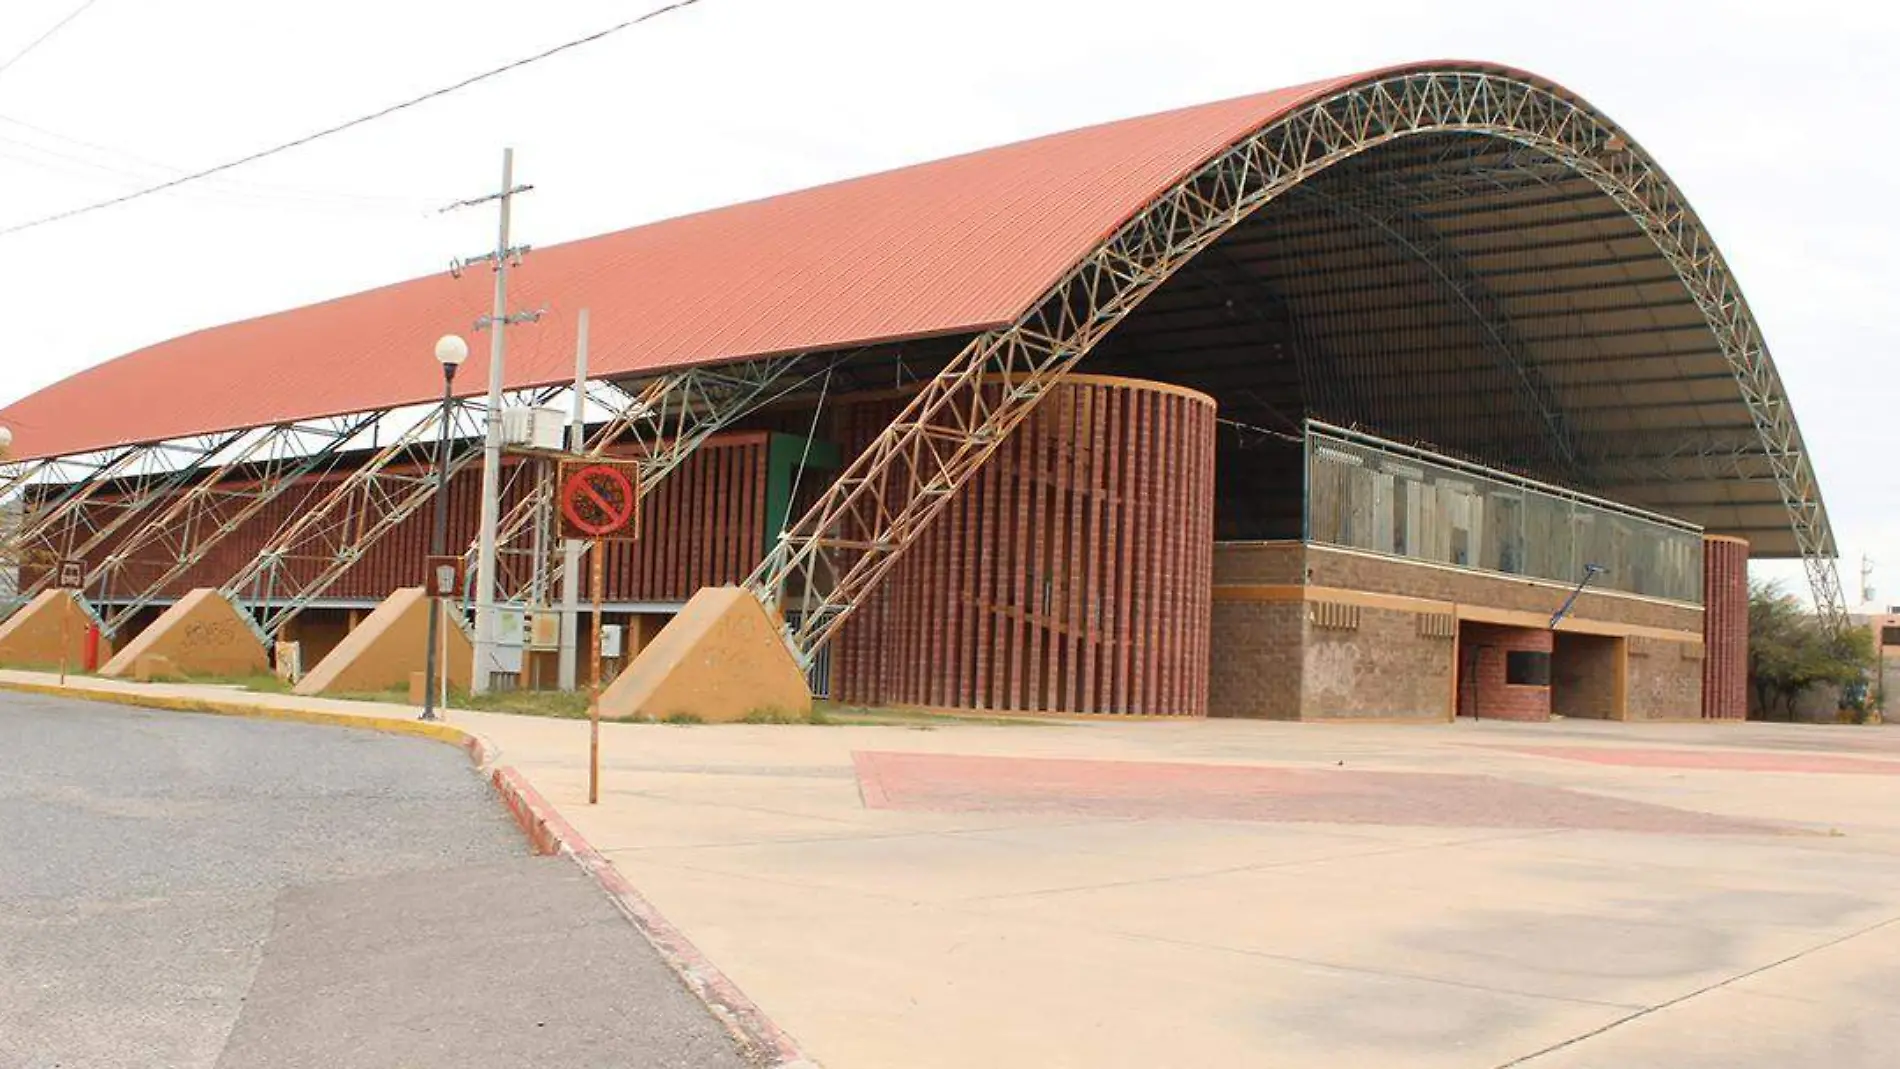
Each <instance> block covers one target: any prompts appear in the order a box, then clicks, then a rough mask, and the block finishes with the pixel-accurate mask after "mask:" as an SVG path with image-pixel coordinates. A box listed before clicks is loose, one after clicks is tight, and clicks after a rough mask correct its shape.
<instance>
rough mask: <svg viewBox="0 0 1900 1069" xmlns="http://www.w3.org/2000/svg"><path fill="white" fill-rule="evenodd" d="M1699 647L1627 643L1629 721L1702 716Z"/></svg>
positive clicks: (1696, 644)
mask: <svg viewBox="0 0 1900 1069" xmlns="http://www.w3.org/2000/svg"><path fill="white" fill-rule="evenodd" d="M1702 657H1703V651H1702V644H1701V643H1699V642H1670V641H1667V640H1664V639H1655V638H1642V637H1635V638H1631V639H1630V640H1629V718H1630V719H1631V720H1694V719H1697V718H1699V717H1701V715H1702Z"/></svg>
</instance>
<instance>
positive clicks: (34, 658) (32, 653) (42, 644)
mask: <svg viewBox="0 0 1900 1069" xmlns="http://www.w3.org/2000/svg"><path fill="white" fill-rule="evenodd" d="M91 623H92V614H91V613H89V612H88V611H87V610H86V608H85V606H83V605H81V604H80V603H79V596H78V595H77V594H75V593H73V592H72V591H70V590H42V591H40V592H39V594H38V595H36V596H35V597H34V598H33V600H32V601H29V602H27V603H26V604H25V605H22V606H20V608H19V609H18V610H16V611H15V612H14V614H13V615H12V616H9V617H7V618H6V622H5V623H0V666H4V667H11V668H46V667H50V666H52V665H56V664H58V663H59V658H60V644H61V641H62V636H63V640H64V643H65V646H66V663H67V664H68V665H70V666H71V667H72V670H73V671H75V672H77V671H78V670H79V668H80V665H81V664H82V663H83V662H84V660H85V657H86V628H87V627H88V626H89V625H91ZM100 652H101V653H102V654H103V653H104V652H105V651H104V650H103V649H102V650H101V651H100Z"/></svg>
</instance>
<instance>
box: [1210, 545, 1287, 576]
mask: <svg viewBox="0 0 1900 1069" xmlns="http://www.w3.org/2000/svg"><path fill="white" fill-rule="evenodd" d="M1305 568H1306V547H1305V546H1304V545H1301V544H1300V543H1298V542H1217V543H1215V545H1214V585H1215V586H1240V585H1249V584H1253V585H1263V586H1284V585H1290V584H1298V583H1304V582H1306V573H1305Z"/></svg>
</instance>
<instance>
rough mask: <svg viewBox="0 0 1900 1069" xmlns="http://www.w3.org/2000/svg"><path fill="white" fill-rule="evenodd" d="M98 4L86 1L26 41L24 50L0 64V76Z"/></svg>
mask: <svg viewBox="0 0 1900 1069" xmlns="http://www.w3.org/2000/svg"><path fill="white" fill-rule="evenodd" d="M98 2H99V0H86V2H85V3H83V4H80V5H79V6H78V7H76V8H73V9H72V10H71V11H70V12H68V13H67V15H66V17H65V18H63V19H60V20H59V21H58V22H55V23H53V28H52V29H50V30H47V31H46V32H45V33H43V34H40V35H39V36H38V37H35V38H33V40H31V41H28V42H27V45H26V47H25V48H22V49H20V50H19V51H18V52H15V53H14V54H13V55H12V57H11V58H9V59H8V60H7V61H6V62H5V63H0V74H5V73H6V72H7V68H8V67H11V66H13V65H14V64H15V63H18V62H20V61H21V60H23V59H25V58H26V57H27V56H28V55H29V54H30V53H32V51H33V50H34V49H36V48H38V47H39V46H41V45H43V44H45V43H46V39H47V38H49V37H51V36H53V35H54V34H56V33H58V32H59V31H61V30H63V29H65V28H66V24H67V23H69V22H71V21H72V20H74V19H76V18H78V17H79V16H81V15H83V14H85V13H86V9H87V8H89V7H91V6H92V5H94V4H96V3H98Z"/></svg>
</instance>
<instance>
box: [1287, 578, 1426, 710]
mask: <svg viewBox="0 0 1900 1069" xmlns="http://www.w3.org/2000/svg"><path fill="white" fill-rule="evenodd" d="M1318 604H1321V603H1308V605H1309V610H1308V612H1307V614H1306V617H1307V618H1306V621H1305V628H1306V632H1305V633H1306V658H1305V660H1306V663H1305V670H1304V672H1303V673H1302V676H1301V679H1302V688H1301V692H1302V696H1303V704H1302V716H1303V717H1304V718H1305V719H1316V718H1319V719H1332V718H1349V717H1365V718H1375V717H1376V718H1382V719H1391V718H1404V719H1416V718H1432V719H1448V718H1449V717H1450V714H1451V676H1452V640H1451V637H1450V636H1449V635H1440V636H1433V635H1430V634H1425V633H1422V632H1424V631H1426V630H1428V629H1426V628H1421V626H1420V622H1419V614H1418V613H1416V612H1410V611H1406V610H1401V609H1383V608H1376V607H1373V606H1352V608H1353V609H1354V610H1355V611H1354V612H1352V613H1351V614H1350V618H1351V622H1352V624H1353V626H1351V627H1343V626H1325V623H1326V622H1325V621H1324V620H1323V616H1324V614H1323V613H1317V612H1314V611H1312V608H1311V607H1313V606H1317V605H1318ZM1334 623H1337V621H1334Z"/></svg>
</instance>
